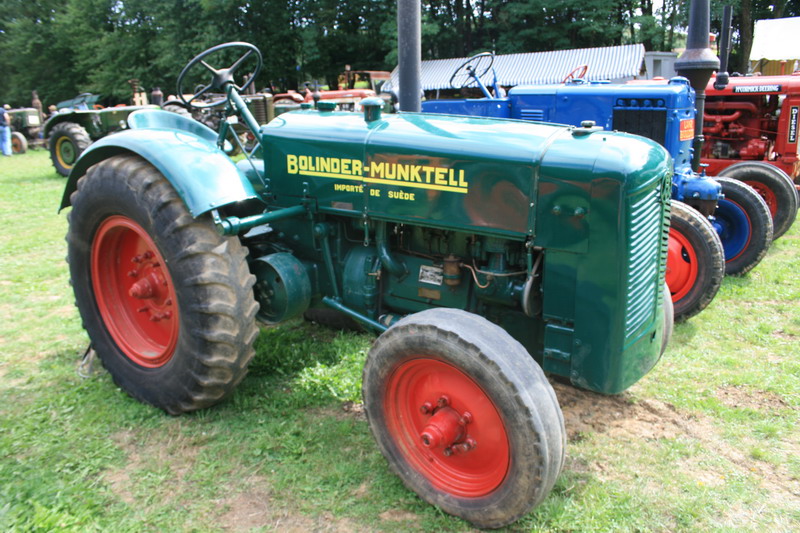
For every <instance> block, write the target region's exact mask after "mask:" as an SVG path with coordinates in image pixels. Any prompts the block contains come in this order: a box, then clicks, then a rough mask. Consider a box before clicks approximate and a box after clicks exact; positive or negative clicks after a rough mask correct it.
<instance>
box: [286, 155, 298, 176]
mask: <svg viewBox="0 0 800 533" xmlns="http://www.w3.org/2000/svg"><path fill="white" fill-rule="evenodd" d="M286 172H288V173H289V174H297V156H296V155H287V156H286Z"/></svg>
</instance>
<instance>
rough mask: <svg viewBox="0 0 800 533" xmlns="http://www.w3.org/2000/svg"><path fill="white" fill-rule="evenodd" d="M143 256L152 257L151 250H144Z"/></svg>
mask: <svg viewBox="0 0 800 533" xmlns="http://www.w3.org/2000/svg"><path fill="white" fill-rule="evenodd" d="M144 258H145V259H152V258H153V252H151V251H149V250H148V251H146V252H145V253H144Z"/></svg>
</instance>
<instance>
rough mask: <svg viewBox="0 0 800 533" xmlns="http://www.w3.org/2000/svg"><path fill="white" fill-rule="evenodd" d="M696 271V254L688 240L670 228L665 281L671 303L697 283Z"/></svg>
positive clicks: (684, 294) (687, 292)
mask: <svg viewBox="0 0 800 533" xmlns="http://www.w3.org/2000/svg"><path fill="white" fill-rule="evenodd" d="M697 271H698V268H697V252H695V250H694V247H693V246H692V245H691V243H690V242H689V239H687V238H686V236H685V235H684V234H683V233H681V232H679V231H677V230H676V229H674V228H670V230H669V247H668V249H667V276H666V281H667V286H668V287H669V292H670V293H671V294H672V303H675V302H677V301H678V300H680V299H681V298H683V297H684V296H686V295H687V294H689V291H690V290H692V287H694V285H695V283H696V282H697Z"/></svg>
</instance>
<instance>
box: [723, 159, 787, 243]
mask: <svg viewBox="0 0 800 533" xmlns="http://www.w3.org/2000/svg"><path fill="white" fill-rule="evenodd" d="M719 175H720V176H722V177H725V178H732V179H735V180H738V181H741V182H743V183H746V184H747V185H749V186H751V187H752V188H753V189H755V191H756V192H757V193H758V194H759V196H761V198H763V199H764V202H766V204H767V207H768V208H769V213H770V216H771V217H772V240H773V241H775V240H777V239H778V238H779V237H780V236H781V235H783V234H784V233H786V232H787V231H789V228H791V227H792V224H794V221H795V218H797V204H798V200H797V188H796V187H795V186H794V182H793V181H792V178H790V177H789V175H788V174H786V172H784V171H783V170H781V169H779V168H778V167H776V166H774V165H770V164H769V163H764V162H762V161H744V162H741V163H736V164H733V165H731V166H729V167H728V168H726V169H725V170H723V171H722V172H720V173H719Z"/></svg>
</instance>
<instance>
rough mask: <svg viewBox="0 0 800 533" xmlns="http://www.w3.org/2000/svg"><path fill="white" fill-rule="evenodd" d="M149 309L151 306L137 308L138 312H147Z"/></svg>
mask: <svg viewBox="0 0 800 533" xmlns="http://www.w3.org/2000/svg"><path fill="white" fill-rule="evenodd" d="M148 309H150V308H149V307H140V308H139V309H137V311H138V312H140V313H144V312H146V311H147V310H148Z"/></svg>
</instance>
